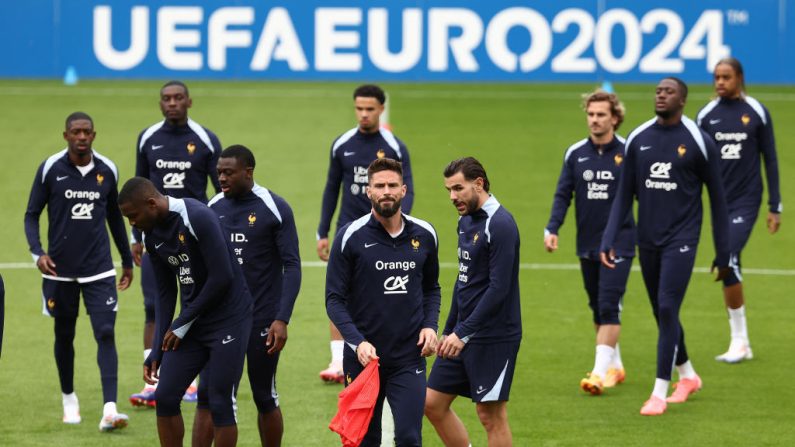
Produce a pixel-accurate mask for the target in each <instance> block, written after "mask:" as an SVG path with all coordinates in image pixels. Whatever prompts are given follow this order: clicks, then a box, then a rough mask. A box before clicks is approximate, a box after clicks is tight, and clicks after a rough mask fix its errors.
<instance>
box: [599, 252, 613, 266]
mask: <svg viewBox="0 0 795 447" xmlns="http://www.w3.org/2000/svg"><path fill="white" fill-rule="evenodd" d="M599 259H600V260H601V261H602V265H604V266H605V267H607V268H609V269H614V268H616V264H615V260H616V251H615V250H614V249H612V248H611V249H610V252H609V253H605V252H601V253H599Z"/></svg>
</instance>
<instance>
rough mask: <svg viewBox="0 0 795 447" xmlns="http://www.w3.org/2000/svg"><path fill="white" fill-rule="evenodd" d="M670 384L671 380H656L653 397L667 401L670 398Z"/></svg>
mask: <svg viewBox="0 0 795 447" xmlns="http://www.w3.org/2000/svg"><path fill="white" fill-rule="evenodd" d="M670 383H671V381H670V380H663V379H655V380H654V390H653V391H652V392H651V395H652V396H656V397H659V398H660V399H662V400H665V398H667V397H668V385H670Z"/></svg>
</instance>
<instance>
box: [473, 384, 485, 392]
mask: <svg viewBox="0 0 795 447" xmlns="http://www.w3.org/2000/svg"><path fill="white" fill-rule="evenodd" d="M484 391H486V388H483V385H480V386H478V389H476V390H475V393H477V394H483V392H484Z"/></svg>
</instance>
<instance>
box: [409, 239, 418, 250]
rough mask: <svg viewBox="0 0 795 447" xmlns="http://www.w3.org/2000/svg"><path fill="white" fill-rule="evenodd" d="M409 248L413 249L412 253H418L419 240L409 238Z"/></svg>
mask: <svg viewBox="0 0 795 447" xmlns="http://www.w3.org/2000/svg"><path fill="white" fill-rule="evenodd" d="M411 248H413V249H414V251H420V240H419V239H418V238H416V237H413V238H411Z"/></svg>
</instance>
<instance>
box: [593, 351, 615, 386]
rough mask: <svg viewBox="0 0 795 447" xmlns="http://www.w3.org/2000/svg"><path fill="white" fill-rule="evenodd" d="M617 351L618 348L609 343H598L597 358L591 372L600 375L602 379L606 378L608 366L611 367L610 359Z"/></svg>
mask: <svg viewBox="0 0 795 447" xmlns="http://www.w3.org/2000/svg"><path fill="white" fill-rule="evenodd" d="M615 352H616V350H615V349H613V348H612V347H610V346H608V345H596V360H594V364H593V369H592V370H591V374H592V375H597V376H599V378H600V379H604V377H605V373H607V368H609V367H610V361H611V360H613V356H614V354H615Z"/></svg>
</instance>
